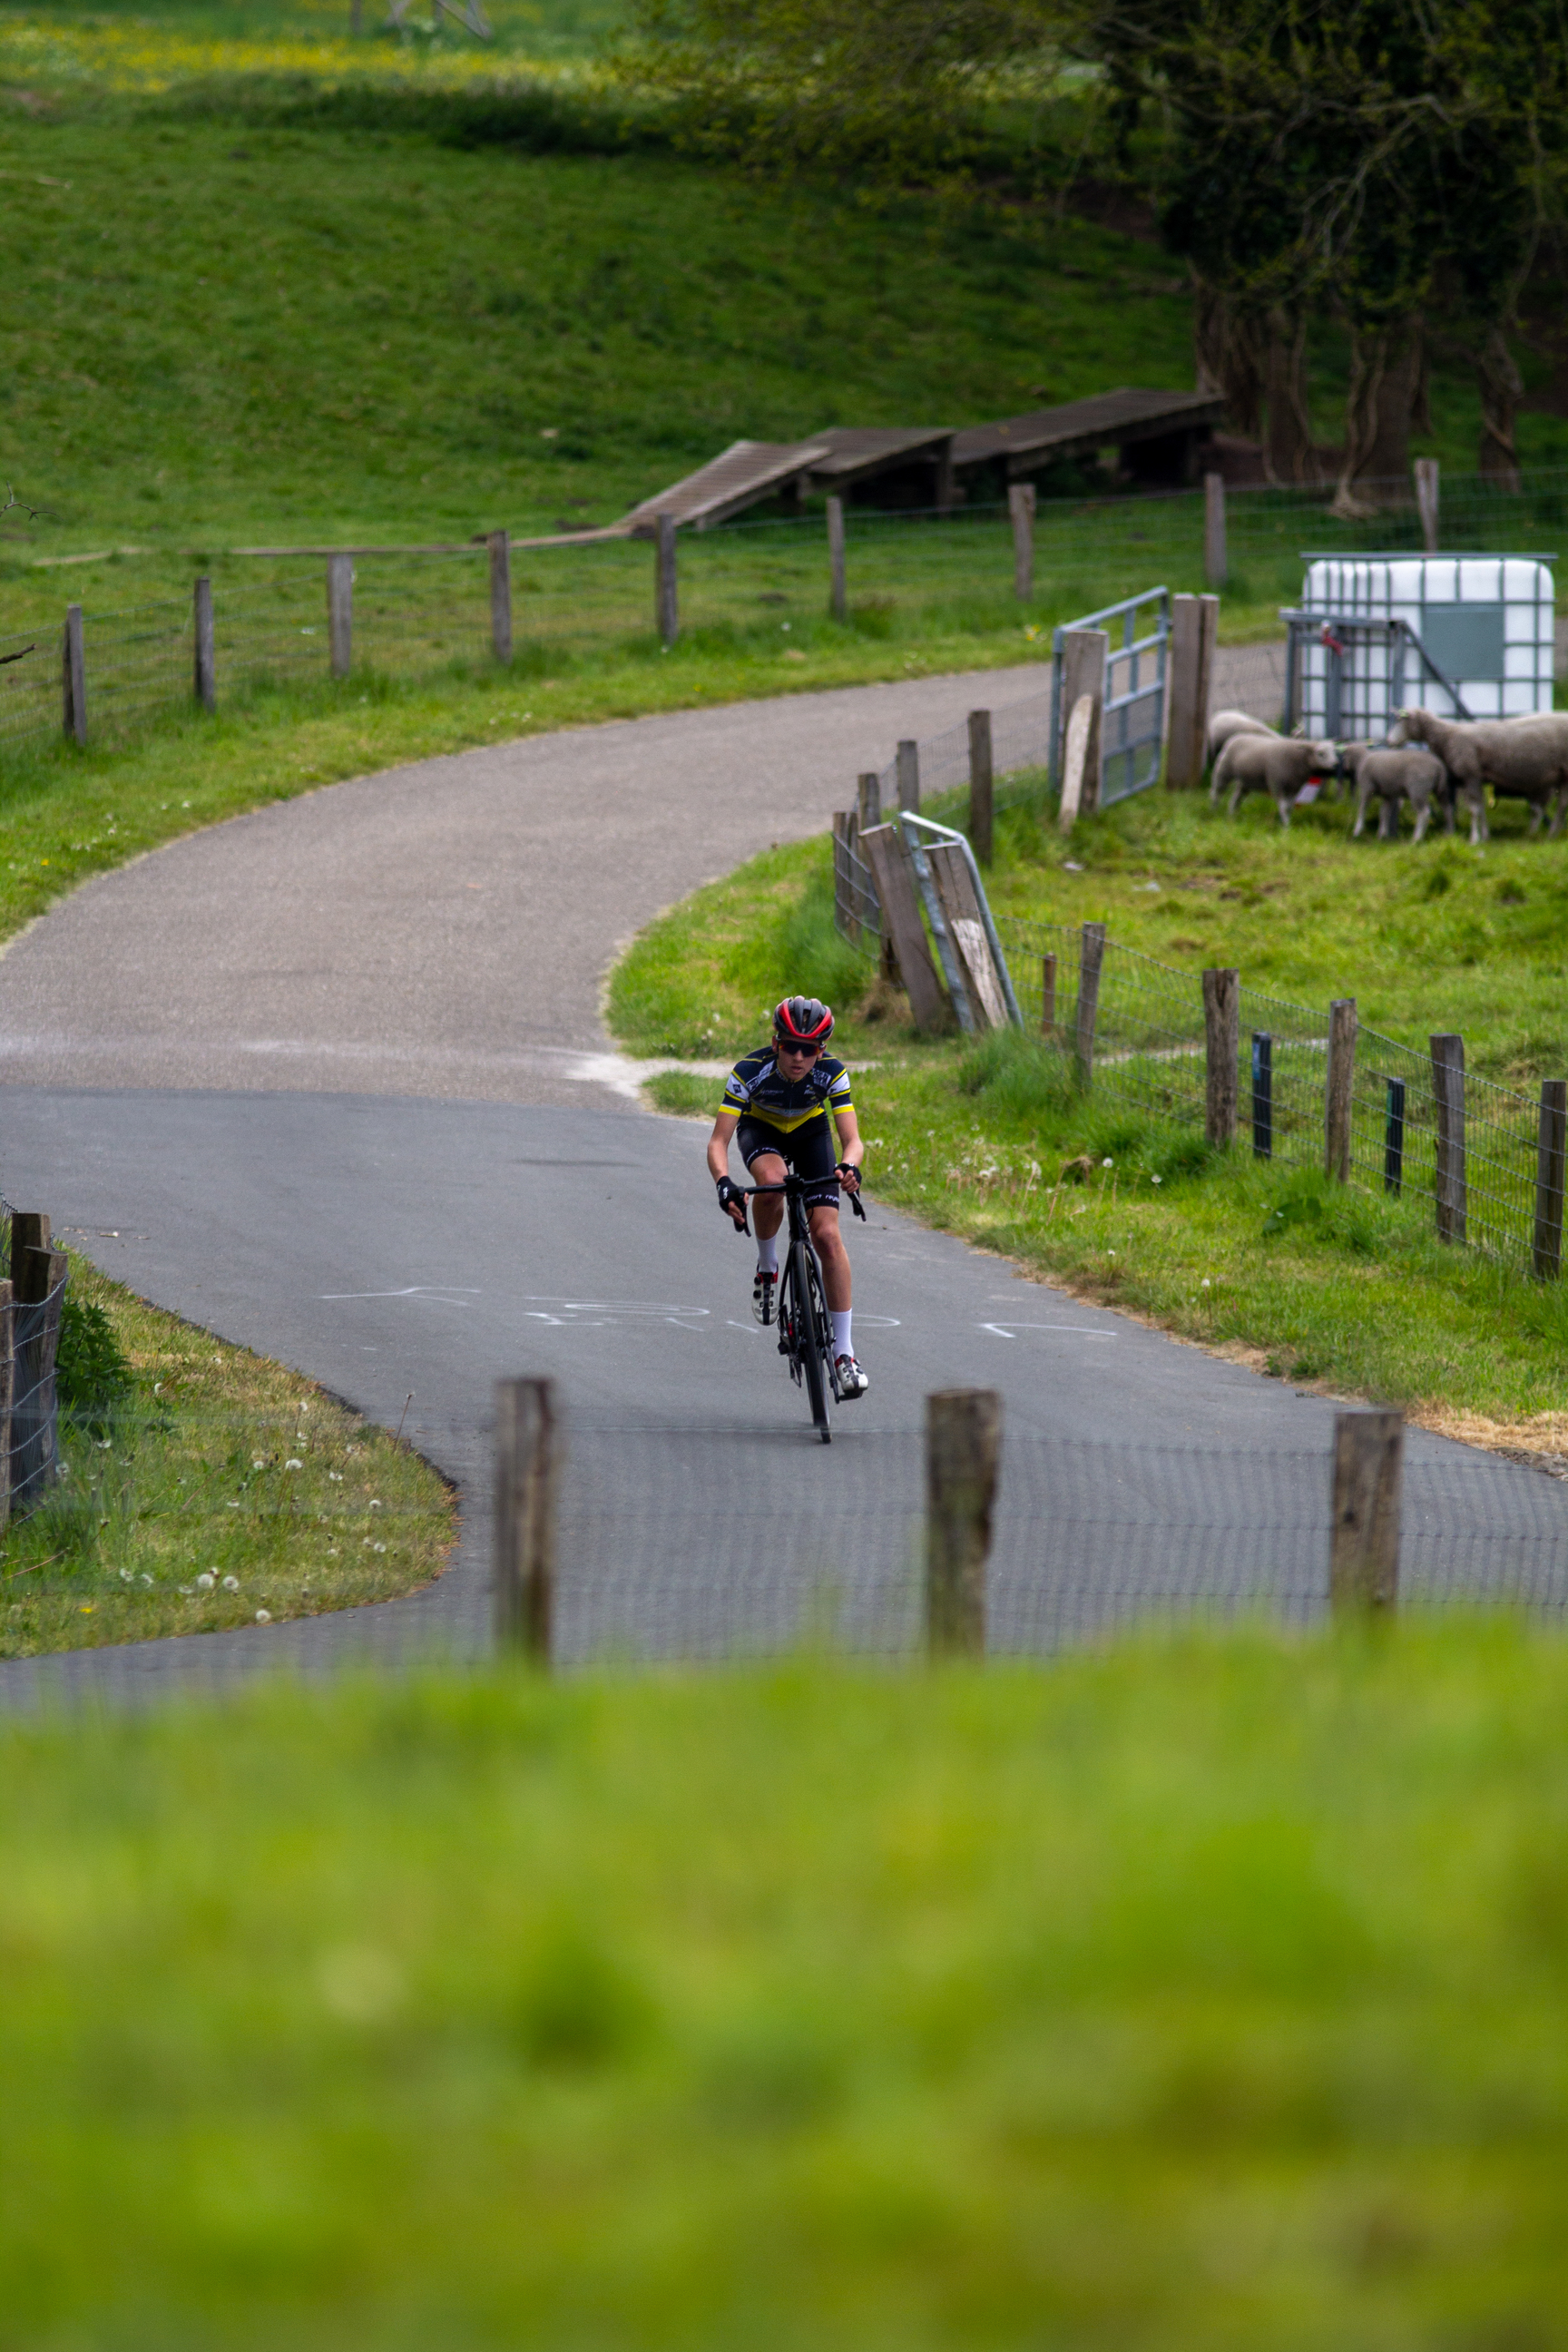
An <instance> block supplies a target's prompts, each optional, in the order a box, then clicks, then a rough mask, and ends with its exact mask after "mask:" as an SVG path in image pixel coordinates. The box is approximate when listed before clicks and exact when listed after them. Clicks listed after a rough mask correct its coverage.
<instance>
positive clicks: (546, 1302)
mask: <svg viewBox="0 0 1568 2352" xmlns="http://www.w3.org/2000/svg"><path fill="white" fill-rule="evenodd" d="M527 1297H528V1298H529V1300H530V1302H531V1305H532V1306H534V1307H560V1308H561V1310H562V1312H563V1314H565V1315H608V1316H619V1315H630V1316H639V1315H646V1316H651V1317H657V1318H658V1319H659V1320H660V1321H662V1322H672V1321H673V1320H674V1319H675V1318H676V1317H677V1316H678V1315H697V1316H705V1315H707V1314H708V1313H709V1311H710V1310H709V1309H708V1308H707V1307H682V1306H681V1305H680V1303H679V1300H677V1299H673V1298H548V1297H542V1295H541V1294H540V1293H539V1292H538V1291H536V1290H531V1291H530V1292H528V1293H527Z"/></svg>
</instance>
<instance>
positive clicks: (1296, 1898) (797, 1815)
mask: <svg viewBox="0 0 1568 2352" xmlns="http://www.w3.org/2000/svg"><path fill="white" fill-rule="evenodd" d="M1565 1722H1568V1655H1565V1653H1564V1650H1563V1644H1562V1643H1561V1642H1560V1641H1557V1640H1555V1639H1552V1640H1547V1639H1541V1638H1536V1639H1531V1638H1528V1637H1527V1636H1526V1635H1524V1634H1523V1633H1521V1631H1519V1630H1518V1629H1517V1628H1504V1627H1501V1626H1499V1625H1495V1624H1494V1625H1488V1624H1485V1623H1481V1622H1476V1623H1471V1622H1458V1623H1457V1624H1454V1625H1451V1626H1448V1627H1446V1628H1444V1627H1440V1626H1438V1625H1437V1624H1436V1623H1431V1622H1429V1623H1426V1624H1417V1623H1416V1622H1407V1623H1405V1624H1404V1625H1402V1626H1401V1627H1400V1628H1399V1629H1398V1631H1397V1633H1396V1634H1395V1635H1394V1638H1391V1639H1387V1640H1379V1641H1372V1642H1366V1643H1363V1642H1358V1641H1351V1640H1343V1641H1335V1640H1327V1639H1302V1640H1300V1641H1297V1642H1293V1643H1283V1642H1279V1641H1275V1640H1269V1639H1266V1638H1264V1637H1262V1636H1259V1637H1258V1638H1257V1639H1250V1640H1249V1639H1247V1638H1246V1637H1245V1636H1242V1637H1237V1638H1235V1639H1233V1640H1231V1641H1229V1642H1227V1643H1204V1642H1201V1641H1194V1642H1189V1643H1178V1644H1174V1645H1172V1646H1168V1647H1163V1646H1159V1645H1151V1646H1141V1645H1139V1644H1137V1643H1130V1644H1125V1645H1122V1646H1121V1647H1120V1648H1119V1649H1118V1650H1117V1652H1116V1653H1115V1654H1111V1655H1109V1656H1104V1657H1097V1656H1088V1657H1079V1658H1077V1659H1073V1660H1069V1661H1064V1662H1062V1663H1060V1664H1058V1665H1057V1666H1055V1667H1054V1668H1052V1669H1051V1670H1050V1671H1048V1672H1043V1673H1042V1672H1038V1671H1032V1670H1023V1669H1009V1668H1006V1667H995V1668H993V1669H991V1670H989V1671H986V1672H984V1673H975V1672H963V1673H956V1672H955V1673H942V1674H941V1675H919V1674H913V1675H896V1676H895V1675H873V1676H858V1675H853V1674H850V1673H834V1672H831V1671H828V1670H826V1669H825V1668H822V1667H820V1666H816V1665H810V1664H801V1665H800V1666H798V1667H795V1668H787V1669H784V1670H782V1671H775V1672H773V1673H772V1674H756V1673H751V1674H743V1675H705V1676H701V1677H696V1678H691V1679H689V1680H688V1679H681V1678H679V1677H674V1676H667V1677H662V1678H647V1679H642V1680H637V1681H618V1682H617V1681H614V1680H610V1681H580V1682H576V1683H573V1684H565V1685H555V1686H548V1685H542V1684H539V1683H535V1682H532V1681H530V1680H521V1679H520V1680H518V1681H516V1682H510V1683H509V1682H506V1681H504V1680H499V1679H498V1680H491V1681H484V1680H478V1681H467V1682H464V1683H462V1684H457V1685H441V1684H434V1683H431V1684H426V1685H416V1686H400V1687H395V1688H389V1687H385V1686H383V1687H380V1688H374V1689H373V1688H355V1687H353V1686H352V1685H351V1686H346V1687H345V1686H342V1685H340V1686H338V1687H337V1688H336V1689H334V1690H333V1691H332V1692H331V1695H330V1696H329V1695H326V1694H321V1695H317V1696H310V1695H307V1694H305V1693H303V1692H299V1691H294V1692H289V1691H278V1692H273V1693H270V1694H258V1695H253V1696H248V1697H245V1698H232V1699H229V1700H227V1701H226V1703H225V1705H224V1706H223V1707H222V1709H221V1710H218V1709H209V1708H205V1707H200V1706H185V1707H183V1708H175V1709H172V1710H171V1709H164V1710H161V1711H160V1712H158V1713H157V1714H155V1715H148V1716H141V1717H119V1718H110V1719H108V1720H104V1719H96V1720H87V1721H83V1720H78V1719H73V1720H71V1721H69V1722H64V1721H62V1722H58V1723H43V1724H33V1725H17V1724H15V1723H11V1724H8V1725H6V1726H5V1727H4V1728H3V1729H0V1773H3V1776H4V1781H5V1790H6V1804H5V1815H4V1820H3V1821H0V1951H3V1952H4V1955H5V1962H4V1965H5V2000H4V2002H3V2003H0V2065H3V2068H4V2074H5V2084H6V2094H5V2105H6V2120H5V2136H4V2137H5V2155H4V2159H3V2161H4V2173H5V2196H4V2199H3V2200H0V2268H3V2271H4V2274H5V2280H6V2289H5V2328H4V2332H5V2339H6V2341H7V2342H8V2343H10V2344H14V2345H16V2346H17V2347H29V2352H30V2347H44V2346H55V2345H66V2344H70V2345H77V2344H80V2345H89V2344H90V2345H91V2346H93V2347H95V2352H122V2347H123V2352H131V2347H142V2346H152V2345H156V2346H157V2347H159V2348H160V2352H183V2348H184V2347H192V2352H195V2347H212V2346H216V2345H220V2344H221V2345H223V2346H224V2347H234V2352H248V2347H255V2352H272V2347H276V2346H279V2345H280V2344H285V2343H287V2344H288V2345H289V2346H291V2347H299V2352H315V2348H316V2347H322V2352H325V2347H332V2352H405V2347H416V2346H417V2347H437V2346H438V2347H441V2352H478V2348H479V2347H502V2346H505V2347H520V2346H535V2345H537V2346H540V2347H550V2352H574V2347H583V2348H584V2352H587V2347H603V2346H608V2345H632V2344H635V2345H637V2346H650V2347H651V2346H668V2347H672V2352H673V2347H680V2352H733V2347H736V2346H740V2345H745V2346H748V2347H753V2346H765V2347H779V2352H789V2347H802V2352H805V2347H812V2352H829V2348H830V2347H845V2352H848V2347H854V2352H883V2347H885V2352H939V2348H940V2347H952V2352H977V2347H1018V2352H1023V2348H1024V2347H1038V2346H1041V2345H1042V2344H1048V2345H1050V2346H1052V2347H1064V2352H1100V2347H1107V2352H1109V2347H1119V2352H1171V2347H1176V2346H1183V2347H1185V2346H1192V2347H1205V2352H1212V2347H1236V2352H1254V2347H1258V2346H1261V2345H1268V2346H1270V2347H1290V2352H1388V2347H1448V2346H1454V2347H1466V2352H1470V2347H1474V2352H1482V2347H1485V2352H1501V2347H1517V2346H1526V2345H1528V2346H1529V2347H1531V2352H1534V2348H1535V2347H1540V2352H1552V2347H1557V2346H1560V2345H1562V2344H1563V2342H1564V2341H1565V2340H1568V2338H1565V2335H1564V2321H1563V2313H1564V2309H1565V2307H1568V2268H1565V2265H1568V2253H1565V2248H1568V2212H1565V2210H1564V2185H1563V2184H1564V2180H1565V2179H1568V2167H1565V2164H1564V2158H1565V2154H1568V2085H1565V2080H1564V2070H1563V2047H1564V2031H1565V2026H1568V2016H1565V2009H1564V2000H1565V1990H1568V1974H1565V1970H1568V1942H1565V1920H1568V1882H1565V1878H1564V1866H1563V1825H1564V1821H1565V1819H1568V1735H1565V1732H1564V1724H1565Z"/></svg>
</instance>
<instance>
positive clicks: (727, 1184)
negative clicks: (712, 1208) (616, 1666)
mask: <svg viewBox="0 0 1568 2352" xmlns="http://www.w3.org/2000/svg"><path fill="white" fill-rule="evenodd" d="M719 1206H720V1207H721V1209H722V1210H723V1212H724V1213H725V1215H726V1216H728V1215H729V1213H730V1211H731V1207H734V1208H737V1209H739V1211H740V1212H741V1214H742V1217H743V1216H744V1215H745V1213H746V1196H745V1194H744V1192H742V1190H741V1187H740V1186H739V1184H736V1183H734V1182H733V1181H731V1179H730V1178H729V1177H728V1176H721V1177H720V1179H719Z"/></svg>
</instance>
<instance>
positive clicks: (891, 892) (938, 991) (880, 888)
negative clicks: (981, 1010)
mask: <svg viewBox="0 0 1568 2352" xmlns="http://www.w3.org/2000/svg"><path fill="white" fill-rule="evenodd" d="M860 848H861V852H862V854H863V856H864V857H865V859H866V863H867V864H868V866H869V867H870V868H871V872H872V875H873V877H875V880H876V884H877V903H878V905H879V907H880V908H881V910H882V942H883V946H884V948H887V947H889V946H890V947H891V949H892V952H893V957H894V958H895V960H896V961H897V964H898V978H899V981H900V984H901V985H902V987H903V990H904V993H905V994H906V995H907V996H908V998H909V1000H910V1013H912V1014H913V1015H914V1023H915V1027H916V1028H917V1029H924V1030H927V1031H931V1030H937V1029H941V1028H942V1027H944V1026H945V1024H946V1020H947V998H946V996H945V995H944V994H943V992H942V982H941V981H940V980H939V979H938V978H937V975H936V966H935V965H934V964H933V963H932V961H931V950H930V949H929V948H928V947H927V945H926V935H925V926H924V924H923V923H922V922H921V910H920V908H919V906H918V905H917V903H916V900H915V886H914V882H913V880H912V879H911V877H910V861H909V856H908V854H907V852H906V851H905V848H904V845H903V841H902V838H901V837H900V833H899V828H898V826H897V825H896V824H878V825H873V826H872V827H871V828H870V830H869V832H867V833H863V834H862V835H860Z"/></svg>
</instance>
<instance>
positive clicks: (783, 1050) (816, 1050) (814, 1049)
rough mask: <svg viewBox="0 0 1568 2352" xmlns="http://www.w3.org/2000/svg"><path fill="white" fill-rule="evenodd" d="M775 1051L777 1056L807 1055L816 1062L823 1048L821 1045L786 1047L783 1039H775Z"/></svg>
mask: <svg viewBox="0 0 1568 2352" xmlns="http://www.w3.org/2000/svg"><path fill="white" fill-rule="evenodd" d="M773 1051H774V1052H775V1053H777V1054H805V1055H806V1056H807V1058H808V1059H809V1060H811V1061H813V1062H815V1061H816V1057H817V1055H818V1054H820V1053H821V1051H822V1048H821V1046H820V1045H785V1044H784V1039H783V1038H782V1037H775V1038H774V1040H773Z"/></svg>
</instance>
